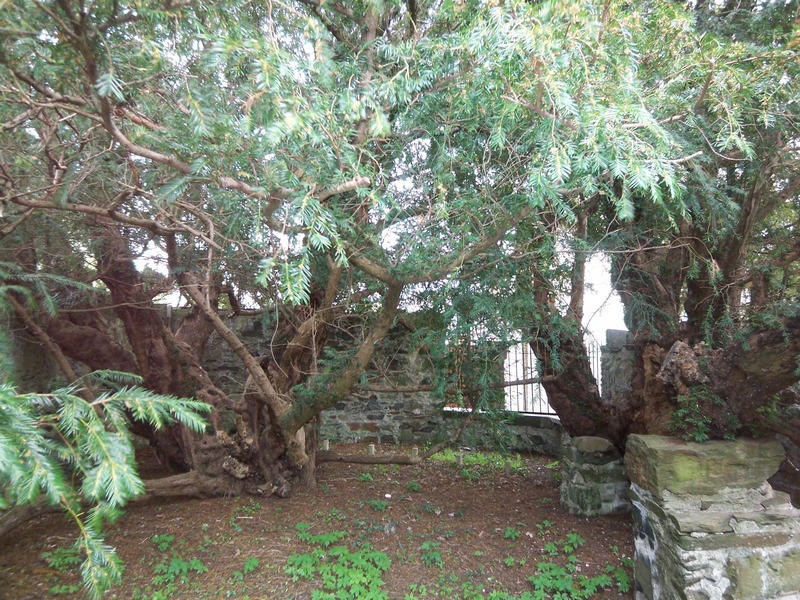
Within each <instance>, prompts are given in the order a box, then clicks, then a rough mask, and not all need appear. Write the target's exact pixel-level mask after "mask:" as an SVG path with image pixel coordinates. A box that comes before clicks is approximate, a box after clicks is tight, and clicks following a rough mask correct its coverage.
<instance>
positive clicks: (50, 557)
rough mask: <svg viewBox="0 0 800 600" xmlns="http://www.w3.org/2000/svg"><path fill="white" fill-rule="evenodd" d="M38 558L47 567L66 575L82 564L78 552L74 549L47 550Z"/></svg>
mask: <svg viewBox="0 0 800 600" xmlns="http://www.w3.org/2000/svg"><path fill="white" fill-rule="evenodd" d="M40 558H41V559H42V560H43V561H44V562H46V563H47V566H48V567H50V568H51V569H53V570H55V571H58V572H59V573H67V572H69V571H71V570H73V569H75V568H76V567H79V566H80V564H81V563H82V562H83V558H81V554H80V552H79V551H78V549H77V548H74V547H70V548H56V549H55V550H52V551H50V550H48V551H47V552H42V554H41V555H40Z"/></svg>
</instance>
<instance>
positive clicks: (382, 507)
mask: <svg viewBox="0 0 800 600" xmlns="http://www.w3.org/2000/svg"><path fill="white" fill-rule="evenodd" d="M369 505H370V506H371V507H372V510H374V511H375V512H386V509H387V508H389V503H388V502H387V501H386V500H375V499H372V500H370V501H369Z"/></svg>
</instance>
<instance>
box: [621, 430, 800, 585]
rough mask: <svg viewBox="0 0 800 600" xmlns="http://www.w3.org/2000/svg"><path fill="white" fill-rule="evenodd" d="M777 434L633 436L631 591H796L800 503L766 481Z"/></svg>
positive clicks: (629, 462) (776, 453)
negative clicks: (706, 438) (689, 438)
mask: <svg viewBox="0 0 800 600" xmlns="http://www.w3.org/2000/svg"><path fill="white" fill-rule="evenodd" d="M783 457H784V450H783V447H782V446H781V444H780V443H778V442H776V441H754V440H735V441H712V442H705V443H702V444H697V443H687V442H682V441H680V440H675V439H672V438H665V437H661V436H649V435H632V436H630V437H629V438H628V443H627V450H626V454H625V463H626V466H627V470H628V476H629V477H630V480H631V499H632V502H633V507H634V508H633V513H634V530H635V536H636V555H635V560H634V577H635V580H636V600H676V599H682V600H701V599H702V600H779V599H783V600H789V599H794V600H797V599H798V598H800V510H797V509H795V508H794V507H793V506H792V504H791V502H790V500H789V496H788V494H786V493H784V492H777V491H775V490H773V488H772V486H771V485H770V484H769V483H768V482H767V479H768V478H769V477H771V476H772V475H773V474H774V473H775V472H776V471H777V470H778V467H779V465H780V464H781V461H782V460H783Z"/></svg>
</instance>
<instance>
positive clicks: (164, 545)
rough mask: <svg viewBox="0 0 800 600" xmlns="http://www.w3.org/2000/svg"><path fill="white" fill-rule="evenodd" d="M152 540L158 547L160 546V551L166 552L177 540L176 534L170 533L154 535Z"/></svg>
mask: <svg viewBox="0 0 800 600" xmlns="http://www.w3.org/2000/svg"><path fill="white" fill-rule="evenodd" d="M150 541H151V542H153V543H154V544H155V545H156V548H158V551H159V552H166V551H167V550H169V549H170V548H172V543H173V542H174V541H175V536H174V535H168V534H161V535H154V536H153V537H151V538H150Z"/></svg>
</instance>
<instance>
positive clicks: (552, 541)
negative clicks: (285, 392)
mask: <svg viewBox="0 0 800 600" xmlns="http://www.w3.org/2000/svg"><path fill="white" fill-rule="evenodd" d="M335 449H337V450H339V451H340V452H342V453H354V452H358V453H364V452H365V450H366V448H364V447H354V446H344V445H339V446H337V447H336V448H335ZM397 451H398V448H396V447H385V448H381V447H379V448H378V452H379V453H382V452H383V453H387V454H388V453H396V452H397ZM400 451H406V452H407V451H409V449H408V448H401V449H400ZM475 456H476V457H477V456H478V455H477V453H476V454H475ZM471 458H473V454H472V453H470V452H469V451H467V452H465V460H464V464H463V465H462V466H458V465H456V464H454V463H452V462H451V463H447V462H442V461H428V462H426V463H424V464H420V465H415V466H391V465H390V466H365V465H355V464H344V463H335V464H334V463H327V464H324V465H321V466H320V467H319V470H318V487H317V489H316V490H313V491H312V490H308V489H298V490H296V492H295V494H294V495H293V496H292V497H291V498H288V499H279V498H256V497H244V498H216V499H209V500H184V501H174V502H170V503H168V504H141V503H140V504H136V505H133V506H132V507H130V508H129V509H128V511H127V513H126V514H125V516H124V517H122V519H121V520H120V521H119V522H118V523H117V524H116V525H115V526H114V527H113V528H112V529H111V531H110V534H109V536H108V541H109V543H110V544H111V545H113V546H115V547H116V548H117V551H118V553H119V556H120V557H121V558H122V560H123V561H124V563H125V574H124V579H123V584H122V585H121V586H118V587H116V588H114V589H112V590H110V591H109V592H107V594H106V597H107V598H251V599H255V598H265V599H301V598H303V599H304V598H311V597H312V593H313V592H314V590H319V589H322V588H323V586H324V585H325V584H324V582H323V580H322V578H321V576H319V575H318V574H317V576H315V577H314V578H313V579H312V580H306V579H303V578H299V579H298V580H297V581H293V580H292V577H291V576H290V575H289V574H287V573H286V572H285V567H286V565H287V562H291V561H290V560H289V557H291V556H293V555H294V556H295V557H298V556H300V557H302V556H308V555H309V553H310V552H311V549H312V547H311V546H310V545H309V543H307V542H304V541H302V540H301V539H300V537H302V536H301V535H300V534H301V533H302V530H306V531H307V532H308V533H310V534H313V535H317V536H320V535H321V534H332V532H346V537H342V539H338V538H339V537H341V536H343V535H344V534H343V533H340V534H333V537H334V538H336V544H337V545H345V546H347V547H348V548H351V549H356V548H363V547H369V546H365V543H368V544H371V546H372V547H374V549H375V550H377V551H381V552H383V553H385V554H386V555H387V556H388V558H389V559H390V560H391V566H390V567H389V568H388V570H386V571H385V572H384V573H383V575H382V579H383V582H384V585H383V587H382V590H383V591H384V592H386V597H388V598H390V599H395V598H397V599H401V600H404V599H414V600H416V599H421V598H434V597H446V598H456V599H458V598H464V599H465V600H466V599H469V600H473V599H474V598H483V597H485V595H486V596H488V595H489V594H490V593H491V592H493V591H505V592H508V593H510V594H520V593H522V592H524V591H526V590H527V591H531V590H532V589H533V588H532V584H531V583H530V582H529V581H528V578H529V577H531V576H533V575H535V574H537V573H538V572H539V567H538V566H537V565H539V564H540V563H543V562H549V563H553V564H557V565H561V566H565V565H567V564H568V563H571V565H572V566H571V567H570V572H571V573H572V576H573V577H576V578H577V577H579V576H581V575H583V576H586V577H590V578H591V577H593V576H596V575H599V574H601V573H603V572H605V571H607V572H609V573H611V572H612V569H616V571H615V576H616V577H620V576H621V577H622V578H623V579H624V578H625V575H624V574H622V572H624V573H625V574H626V575H627V577H628V578H629V579H632V574H631V573H630V569H629V568H627V566H625V565H628V564H629V561H628V560H627V559H628V557H631V556H632V552H633V537H632V535H631V523H630V518H629V517H599V518H592V519H586V518H580V517H576V516H573V515H570V514H568V513H567V512H565V511H564V510H563V509H562V508H561V506H560V505H559V502H558V481H557V477H558V476H557V473H558V469H557V468H556V465H554V464H553V459H552V458H550V457H542V456H523V457H521V460H519V461H517V460H516V459H515V460H513V461H512V463H511V465H510V467H511V468H510V469H508V468H507V467H506V466H505V465H503V466H498V465H497V464H488V463H483V464H481V463H480V462H474V463H473V462H470V459H471ZM145 468H146V467H145ZM298 524H300V527H299V528H298V527H297V525H298ZM574 534H578V536H580V538H581V539H583V540H585V543H583V544H581V543H580V539H578V538H576V536H575V535H574ZM322 538H324V535H322V537H318V538H315V539H322ZM72 539H74V530H73V529H71V528H70V526H69V525H68V524H67V523H66V522H65V521H64V520H63V519H61V518H58V517H55V516H54V517H45V518H40V519H38V520H36V521H33V522H31V523H28V524H26V525H25V526H23V527H21V528H19V529H17V530H16V531H14V532H13V533H12V534H11V535H10V536H8V537H7V538H6V539H2V540H0V598H7V599H31V600H33V599H39V598H83V597H85V595H84V594H83V593H82V592H81V591H77V592H76V591H75V586H76V584H77V583H78V576H77V569H76V568H75V567H72V568H70V564H69V563H71V562H74V558H75V557H74V556H73V557H70V555H69V554H68V553H65V552H64V551H63V550H58V549H59V548H62V549H63V548H67V547H69V545H70V541H71V540H72ZM567 540H572V541H573V542H577V543H576V544H575V546H576V549H575V550H574V551H573V552H571V554H572V556H573V558H571V559H570V558H569V555H570V552H569V550H570V549H568V551H567V552H565V551H564V550H563V548H562V546H564V545H565V544H567ZM300 562H302V559H300ZM295 564H297V562H295ZM624 587H625V586H624V585H623V588H624ZM618 588H619V585H618V582H617V579H615V580H614V583H613V584H612V585H608V586H606V587H605V588H603V589H601V590H600V591H598V592H597V593H596V594H595V595H594V596H591V597H592V598H632V597H633V593H632V591H630V590H628V591H626V592H620V591H619V589H618ZM323 597H324V596H323ZM330 597H331V598H333V597H334V596H330ZM337 597H338V596H337ZM342 597H348V596H342ZM365 597H366V596H365ZM543 597H548V596H543Z"/></svg>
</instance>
